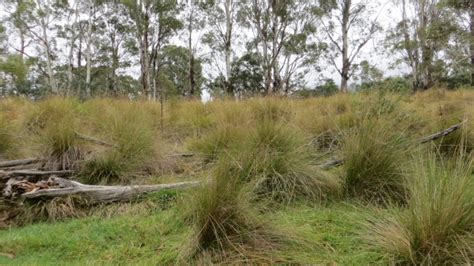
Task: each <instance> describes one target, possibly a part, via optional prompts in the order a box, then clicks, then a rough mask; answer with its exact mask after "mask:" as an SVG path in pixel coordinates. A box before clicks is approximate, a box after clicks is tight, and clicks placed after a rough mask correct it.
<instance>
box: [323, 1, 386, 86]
mask: <svg viewBox="0 0 474 266" xmlns="http://www.w3.org/2000/svg"><path fill="white" fill-rule="evenodd" d="M320 4H321V8H322V9H323V10H326V14H327V15H326V16H324V19H322V20H321V23H322V25H323V27H322V28H323V30H324V33H325V35H324V36H325V37H326V38H327V41H328V43H329V48H330V49H329V51H328V53H327V58H328V59H329V62H330V63H331V64H332V65H333V67H334V68H335V69H336V70H337V72H338V73H339V75H340V76H341V86H340V90H341V91H342V92H347V89H348V83H349V79H350V78H351V77H352V76H353V74H354V72H355V70H356V69H357V66H358V64H359V63H358V59H359V57H360V52H361V50H362V49H363V48H364V46H366V45H367V43H368V42H369V41H370V40H371V39H372V38H373V37H374V34H375V33H376V32H378V31H380V29H381V28H380V25H379V23H378V22H377V17H375V18H373V19H371V17H372V16H373V15H374V14H373V13H374V10H375V6H374V1H369V0H361V1H353V0H320ZM338 57H340V58H341V62H340V64H339V63H338V62H337V61H336V58H338Z"/></svg>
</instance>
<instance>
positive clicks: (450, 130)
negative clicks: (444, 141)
mask: <svg viewBox="0 0 474 266" xmlns="http://www.w3.org/2000/svg"><path fill="white" fill-rule="evenodd" d="M465 122H466V121H463V122H461V123H459V124H456V125H454V126H451V127H449V128H447V129H445V130H442V131H440V132H437V133H434V134H431V135H429V136H426V137H423V138H421V139H419V140H418V142H419V143H421V144H423V143H426V142H430V141H433V140H437V139H439V138H442V137H445V136H447V135H449V134H451V133H453V132H454V131H456V130H458V129H459V128H461V127H462V125H463V124H464V123H465Z"/></svg>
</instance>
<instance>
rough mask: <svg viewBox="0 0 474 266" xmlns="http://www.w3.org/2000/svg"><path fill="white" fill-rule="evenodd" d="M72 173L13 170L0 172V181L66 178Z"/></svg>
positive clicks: (69, 171)
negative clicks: (27, 178)
mask: <svg viewBox="0 0 474 266" xmlns="http://www.w3.org/2000/svg"><path fill="white" fill-rule="evenodd" d="M73 173H74V170H60V171H40V170H14V171H0V179H9V178H11V177H15V176H51V175H57V176H67V175H71V174H73Z"/></svg>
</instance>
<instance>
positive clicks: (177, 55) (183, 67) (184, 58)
mask: <svg viewBox="0 0 474 266" xmlns="http://www.w3.org/2000/svg"><path fill="white" fill-rule="evenodd" d="M158 61H159V62H160V64H161V65H162V67H161V69H160V74H161V75H163V76H165V77H166V79H167V80H169V81H171V83H172V84H173V85H174V91H175V93H176V94H175V95H172V96H185V95H186V94H187V92H188V87H189V84H188V83H189V81H188V75H189V74H188V72H189V50H188V49H186V48H185V47H181V46H176V45H168V46H166V47H164V48H163V51H162V52H161V53H160V55H159V58H158ZM194 73H195V79H196V88H197V92H198V93H200V91H201V89H200V88H201V86H202V83H203V80H204V78H203V76H202V62H201V60H200V59H199V58H195V59H194ZM172 92H173V90H172V91H167V93H168V94H171V93H172Z"/></svg>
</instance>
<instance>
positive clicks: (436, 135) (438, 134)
mask: <svg viewBox="0 0 474 266" xmlns="http://www.w3.org/2000/svg"><path fill="white" fill-rule="evenodd" d="M465 122H466V121H463V122H461V123H459V124H456V125H453V126H451V127H449V128H447V129H445V130H442V131H440V132H436V133H434V134H431V135H429V136H426V137H423V138H420V139H418V143H419V144H423V143H427V142H430V141H434V140H437V139H439V138H442V137H445V136H447V135H449V134H451V133H453V132H454V131H456V130H458V129H459V128H461V127H462V125H463V124H464V123H465ZM343 163H344V160H343V158H334V159H332V160H329V161H327V162H325V163H323V164H320V165H319V166H320V167H321V168H322V169H324V170H328V169H331V168H333V167H337V166H340V165H342V164H343Z"/></svg>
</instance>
